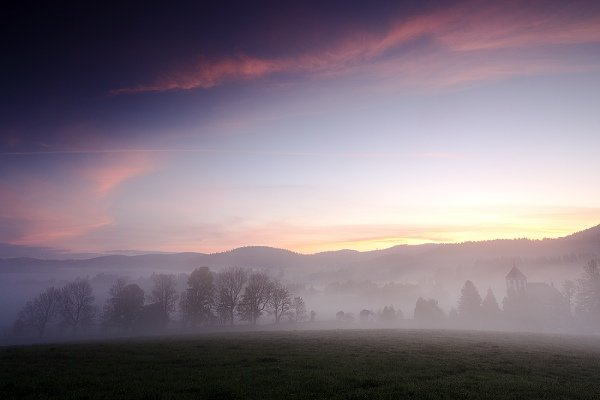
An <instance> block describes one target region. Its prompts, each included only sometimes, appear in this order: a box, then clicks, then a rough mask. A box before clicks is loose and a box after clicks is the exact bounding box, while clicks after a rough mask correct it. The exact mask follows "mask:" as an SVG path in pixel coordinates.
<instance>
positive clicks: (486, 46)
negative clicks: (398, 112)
mask: <svg viewBox="0 0 600 400" xmlns="http://www.w3.org/2000/svg"><path fill="white" fill-rule="evenodd" d="M528 4H529V3H527V4H525V3H523V2H512V1H507V2H502V3H485V2H468V3H464V4H461V5H459V6H455V7H452V8H444V9H441V10H437V11H435V12H431V13H430V14H426V15H418V16H414V17H412V18H408V19H406V18H404V19H400V20H398V21H397V22H395V23H392V24H391V25H390V28H389V29H388V31H387V32H386V33H385V34H383V35H377V34H373V33H370V32H349V33H348V34H347V36H346V38H345V39H342V40H340V41H338V42H336V43H332V44H331V45H330V46H329V47H328V48H327V49H326V50H318V51H315V52H307V53H304V54H301V55H298V56H293V57H287V56H283V57H273V58H261V57H254V56H251V55H246V54H237V55H232V56H229V57H225V58H221V59H207V58H204V57H202V58H200V59H199V60H198V61H196V62H195V63H193V64H192V65H191V66H190V67H188V68H187V69H185V70H178V71H171V72H170V73H168V74H166V75H165V76H163V77H162V78H160V79H157V80H156V81H155V82H152V83H149V84H141V85H137V86H132V87H125V88H119V89H115V90H113V91H112V92H111V93H112V94H113V95H119V94H131V93H140V92H160V91H169V90H191V89H208V88H212V87H215V86H218V85H221V84H223V83H225V82H228V81H235V80H250V79H257V78H262V77H267V76H270V75H273V74H278V73H292V74H295V73H297V74H308V75H312V76H322V75H327V76H329V75H332V74H333V75H338V74H347V73H351V72H353V71H356V70H357V69H358V70H363V71H364V70H365V69H368V68H370V67H371V66H373V65H377V64H379V63H381V62H383V63H384V64H386V65H387V66H388V68H390V67H391V68H393V67H394V66H396V67H397V68H398V72H399V73H404V74H411V73H412V74H416V72H418V71H419V69H420V68H428V69H430V70H431V68H432V65H431V64H428V59H429V58H430V57H431V56H432V55H434V56H435V55H437V58H438V60H437V63H436V64H434V66H435V65H437V69H436V72H438V73H440V72H443V70H445V68H446V66H447V65H446V63H445V62H444V61H452V60H453V59H454V57H455V56H456V54H462V53H465V52H482V51H485V52H488V53H489V52H491V51H496V50H502V49H527V48H536V47H540V46H550V45H570V44H582V43H599V42H600V15H598V14H594V13H591V14H590V15H584V16H582V15H579V14H578V12H577V5H576V4H571V5H567V4H565V5H564V6H563V7H562V8H560V9H556V8H554V9H547V7H546V8H544V7H543V4H537V3H536V4H537V6H532V5H528ZM417 39H426V41H427V44H425V45H422V46H423V47H425V48H426V52H425V54H423V53H419V54H416V55H415V53H414V52H410V51H404V50H403V49H402V47H403V46H406V45H409V44H411V43H413V42H414V41H415V40H417ZM523 64H525V63H524V62H523V61H522V60H518V59H516V60H515V57H513V58H512V59H508V60H507V59H504V60H503V63H502V65H500V66H498V67H495V68H494V67H493V66H490V65H487V64H486V63H485V62H481V58H471V59H470V63H468V64H466V65H462V66H461V65H459V67H460V70H458V71H455V72H454V74H452V75H450V76H447V81H443V82H442V79H443V78H444V74H438V75H439V80H440V82H438V84H442V83H447V84H450V85H451V84H456V83H457V82H463V81H468V80H483V79H489V78H492V79H494V78H497V77H501V76H512V75H517V74H531V73H537V72H542V73H544V72H555V71H556V72H562V71H564V63H559V64H558V65H556V66H554V65H553V64H552V63H548V60H545V63H544V65H540V64H536V63H532V64H531V65H523ZM411 65H412V66H413V67H414V68H409V66H411ZM376 70H377V69H376ZM410 77H411V76H410V75H409V76H405V79H410Z"/></svg>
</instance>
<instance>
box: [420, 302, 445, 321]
mask: <svg viewBox="0 0 600 400" xmlns="http://www.w3.org/2000/svg"><path fill="white" fill-rule="evenodd" d="M443 318H444V312H443V311H442V309H441V308H440V306H439V305H438V302H437V300H435V299H429V300H425V299H424V298H422V297H419V298H418V299H417V303H416V304H415V313H414V319H415V320H416V321H419V322H424V323H434V322H439V321H440V320H442V319H443Z"/></svg>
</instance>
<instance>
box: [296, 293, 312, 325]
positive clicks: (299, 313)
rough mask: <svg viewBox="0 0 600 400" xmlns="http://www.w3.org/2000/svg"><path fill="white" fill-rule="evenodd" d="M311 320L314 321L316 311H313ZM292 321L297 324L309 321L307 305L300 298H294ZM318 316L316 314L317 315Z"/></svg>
mask: <svg viewBox="0 0 600 400" xmlns="http://www.w3.org/2000/svg"><path fill="white" fill-rule="evenodd" d="M310 313H311V318H312V319H313V320H314V315H313V313H314V311H311V312H310ZM290 314H291V317H292V320H294V321H295V322H302V321H306V320H307V319H308V315H307V314H306V304H304V299H303V298H302V297H300V296H296V297H294V299H293V300H292V307H291V311H290ZM315 315H316V313H315Z"/></svg>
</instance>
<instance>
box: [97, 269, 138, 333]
mask: <svg viewBox="0 0 600 400" xmlns="http://www.w3.org/2000/svg"><path fill="white" fill-rule="evenodd" d="M109 295H110V297H109V299H108V300H107V301H106V305H105V306H104V314H103V319H104V323H105V324H106V325H108V326H117V327H120V328H122V329H125V330H128V329H130V328H131V327H132V325H133V323H134V322H135V320H136V319H137V318H138V317H139V315H140V312H141V310H142V308H143V307H144V291H143V290H142V289H141V288H140V287H139V286H138V285H136V284H129V285H127V284H126V282H125V280H123V279H118V280H117V281H116V282H115V283H114V284H113V285H112V287H111V288H110V290H109Z"/></svg>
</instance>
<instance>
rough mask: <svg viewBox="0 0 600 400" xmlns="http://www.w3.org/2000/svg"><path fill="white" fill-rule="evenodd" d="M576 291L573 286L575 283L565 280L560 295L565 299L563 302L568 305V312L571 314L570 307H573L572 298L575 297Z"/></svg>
mask: <svg viewBox="0 0 600 400" xmlns="http://www.w3.org/2000/svg"><path fill="white" fill-rule="evenodd" d="M576 290H577V286H576V285H575V282H573V281H571V280H566V281H564V282H563V285H562V295H563V296H564V297H565V300H566V301H567V303H568V305H569V312H571V307H572V306H573V297H575V293H576Z"/></svg>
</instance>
